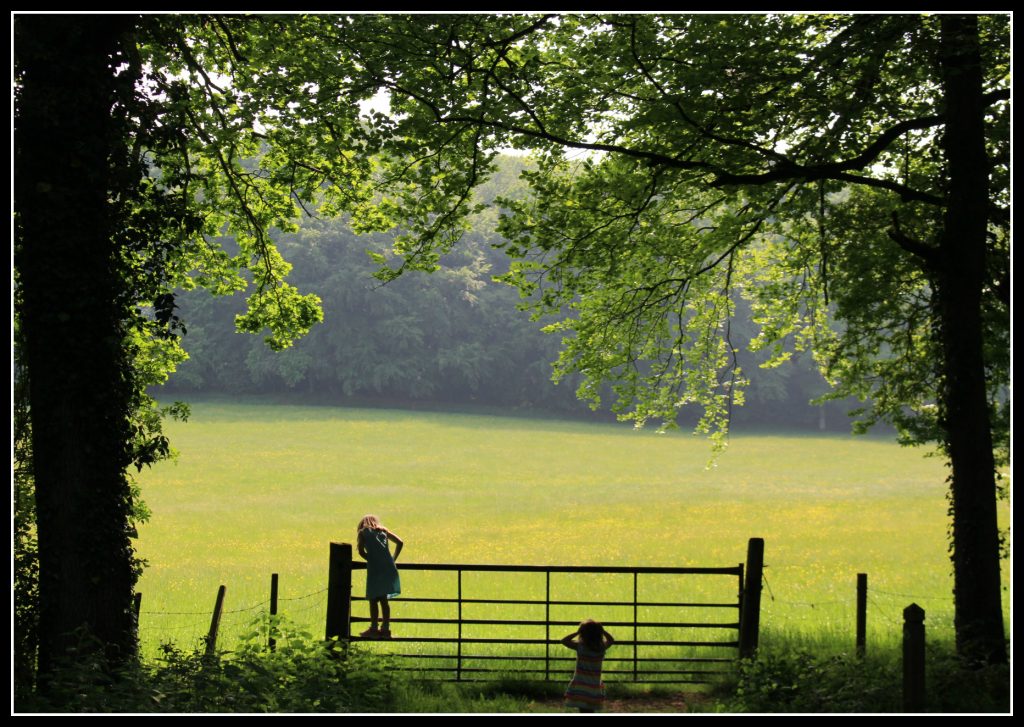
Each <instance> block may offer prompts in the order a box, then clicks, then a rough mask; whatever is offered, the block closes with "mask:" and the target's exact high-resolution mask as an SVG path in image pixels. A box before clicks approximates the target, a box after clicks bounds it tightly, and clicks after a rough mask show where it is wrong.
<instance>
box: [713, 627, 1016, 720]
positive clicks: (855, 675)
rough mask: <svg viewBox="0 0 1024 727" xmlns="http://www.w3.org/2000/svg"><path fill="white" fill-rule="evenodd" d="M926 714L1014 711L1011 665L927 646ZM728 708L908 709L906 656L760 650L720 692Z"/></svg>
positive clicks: (764, 710)
mask: <svg viewBox="0 0 1024 727" xmlns="http://www.w3.org/2000/svg"><path fill="white" fill-rule="evenodd" d="M925 678H926V687H925V699H926V710H927V711H928V712H977V713H998V712H1008V711H1009V704H1010V700H1009V689H1010V673H1009V669H1008V667H1006V666H998V667H995V666H993V667H985V668H980V669H979V668H975V667H968V666H965V665H964V664H963V663H962V662H960V661H959V659H957V657H956V655H955V653H954V650H953V649H952V647H950V646H948V645H944V644H937V645H929V647H928V650H927V658H926V665H925ZM714 709H715V710H716V711H724V712H755V713H776V712H803V713H865V712H871V713H877V712H901V711H903V667H902V657H901V655H900V654H899V653H898V652H896V651H892V652H888V653H880V654H878V655H876V656H869V657H866V658H863V659H860V658H857V657H854V656H852V655H847V654H840V655H830V656H824V657H821V656H815V655H813V654H811V653H809V652H807V651H802V650H787V651H781V652H774V653H773V652H769V653H761V654H759V655H758V656H757V658H756V659H749V660H745V661H744V662H742V663H741V664H740V667H739V670H738V673H737V677H736V680H735V682H733V683H731V684H729V685H728V686H727V687H724V688H722V689H720V690H719V691H718V701H717V703H716V706H715V708H714Z"/></svg>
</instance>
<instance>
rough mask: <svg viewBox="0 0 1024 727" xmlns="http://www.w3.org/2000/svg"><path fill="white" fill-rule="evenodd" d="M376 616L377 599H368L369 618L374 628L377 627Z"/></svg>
mask: <svg viewBox="0 0 1024 727" xmlns="http://www.w3.org/2000/svg"><path fill="white" fill-rule="evenodd" d="M377 618H378V613H377V599H373V600H371V601H370V620H371V621H372V622H373V624H372V626H373V628H374V629H376V628H377Z"/></svg>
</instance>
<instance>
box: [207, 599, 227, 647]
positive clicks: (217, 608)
mask: <svg viewBox="0 0 1024 727" xmlns="http://www.w3.org/2000/svg"><path fill="white" fill-rule="evenodd" d="M226 591H227V588H226V587H225V586H221V587H220V588H218V589H217V602H216V603H215V604H214V606H213V617H212V618H211V619H210V633H209V634H207V635H206V658H208V659H209V658H210V657H212V656H213V652H214V650H215V649H216V648H217V630H218V629H219V628H220V614H221V611H222V610H223V608H224V593H225V592H226Z"/></svg>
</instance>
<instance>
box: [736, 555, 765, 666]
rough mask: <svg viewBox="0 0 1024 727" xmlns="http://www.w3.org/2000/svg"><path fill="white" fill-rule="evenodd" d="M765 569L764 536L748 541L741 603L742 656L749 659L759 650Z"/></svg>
mask: <svg viewBox="0 0 1024 727" xmlns="http://www.w3.org/2000/svg"><path fill="white" fill-rule="evenodd" d="M763 570H764V538H751V539H750V540H749V541H748V542H747V567H746V583H745V584H744V586H743V599H742V601H741V603H740V644H739V646H740V658H741V659H749V658H750V657H752V656H753V655H754V652H755V651H757V638H758V631H759V630H760V625H761V579H762V577H763Z"/></svg>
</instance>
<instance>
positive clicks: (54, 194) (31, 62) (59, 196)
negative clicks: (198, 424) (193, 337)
mask: <svg viewBox="0 0 1024 727" xmlns="http://www.w3.org/2000/svg"><path fill="white" fill-rule="evenodd" d="M124 23H125V21H124V19H123V18H119V17H118V16H64V15H41V16H21V17H19V18H17V19H16V20H15V53H16V67H17V69H18V72H19V76H18V79H17V82H18V88H17V90H16V94H17V101H16V114H15V144H14V148H15V152H14V171H15V211H16V222H15V225H16V228H15V266H16V269H17V275H18V277H17V282H18V285H19V286H20V287H21V294H22V299H21V300H22V305H21V308H20V310H19V315H20V322H21V325H22V326H23V333H24V341H25V351H24V353H25V357H24V361H25V363H26V366H27V368H28V371H29V380H30V402H31V403H30V407H31V417H32V435H33V450H34V456H33V464H34V473H35V484H36V504H37V518H38V520H37V525H38V539H39V597H40V613H39V630H40V650H39V662H40V669H41V670H42V671H46V670H48V669H49V668H50V667H52V666H53V665H54V663H55V661H56V660H57V659H59V658H61V657H62V656H63V655H65V654H66V652H67V650H68V649H69V648H70V647H79V646H81V645H82V644H80V643H79V641H78V640H79V639H80V638H81V636H83V635H88V636H89V637H92V638H94V639H96V640H98V644H99V645H102V647H103V649H104V650H105V652H106V654H107V656H108V657H111V658H114V659H116V660H121V659H125V658H128V657H130V656H132V655H133V654H134V653H135V649H136V633H135V623H134V617H133V613H132V608H131V602H132V590H133V587H134V582H135V574H134V569H133V562H132V550H131V545H130V540H129V522H128V513H129V508H130V495H129V489H128V482H127V479H126V475H125V468H126V466H127V465H128V463H129V459H130V442H131V429H130V425H129V422H128V412H129V407H130V397H131V392H132V383H131V368H130V366H129V364H130V362H129V361H128V360H127V355H126V353H125V347H124V343H125V337H124V333H125V325H124V324H125V316H126V309H125V295H124V289H125V286H126V284H127V283H126V281H125V279H124V275H123V274H122V267H121V264H120V255H119V252H118V243H117V240H116V237H117V236H116V234H115V230H116V229H117V227H116V225H115V220H114V219H113V218H114V214H113V212H112V206H111V204H110V193H109V190H111V188H112V177H111V169H110V158H111V151H112V150H114V149H116V148H117V146H116V145H118V144H124V143H126V142H125V139H123V138H120V137H119V135H118V128H117V122H116V120H115V119H114V118H113V113H114V92H115V78H114V74H115V69H114V64H115V63H116V62H117V61H116V60H115V59H114V52H115V50H116V48H117V46H118V40H119V35H120V33H121V31H122V30H123V28H124ZM83 643H84V642H83ZM94 643H95V642H94Z"/></svg>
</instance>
